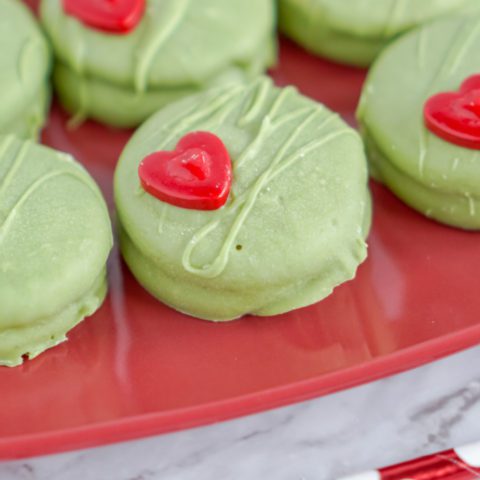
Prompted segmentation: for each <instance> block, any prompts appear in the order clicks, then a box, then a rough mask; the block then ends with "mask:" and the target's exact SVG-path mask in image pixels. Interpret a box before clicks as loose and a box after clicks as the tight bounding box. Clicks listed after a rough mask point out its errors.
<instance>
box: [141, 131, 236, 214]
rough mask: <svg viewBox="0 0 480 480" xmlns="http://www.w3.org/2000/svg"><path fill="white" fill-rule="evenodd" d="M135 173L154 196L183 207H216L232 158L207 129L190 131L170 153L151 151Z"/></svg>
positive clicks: (223, 195) (229, 181) (222, 197)
mask: <svg viewBox="0 0 480 480" xmlns="http://www.w3.org/2000/svg"><path fill="white" fill-rule="evenodd" d="M138 175H139V177H140V182H141V184H142V186H143V188H144V189H145V190H146V191H147V192H148V193H149V194H150V195H153V196H154V197H157V198H158V199H160V200H162V201H164V202H167V203H170V204H171V205H176V206H178V207H182V208H189V209H194V210H216V209H217V208H220V207H222V206H223V205H225V202H226V201H227V199H228V194H229V193H230V188H231V185H232V161H231V160H230V155H229V154H228V151H227V149H226V147H225V145H224V144H223V142H222V140H221V139H220V138H218V137H217V136H216V135H214V134H213V133H210V132H191V133H189V134H187V135H185V136H184V137H183V138H181V139H180V141H179V142H178V144H177V146H176V148H175V151H173V152H153V153H151V154H150V155H148V156H147V157H146V158H144V159H143V160H142V162H141V163H140V165H139V167H138Z"/></svg>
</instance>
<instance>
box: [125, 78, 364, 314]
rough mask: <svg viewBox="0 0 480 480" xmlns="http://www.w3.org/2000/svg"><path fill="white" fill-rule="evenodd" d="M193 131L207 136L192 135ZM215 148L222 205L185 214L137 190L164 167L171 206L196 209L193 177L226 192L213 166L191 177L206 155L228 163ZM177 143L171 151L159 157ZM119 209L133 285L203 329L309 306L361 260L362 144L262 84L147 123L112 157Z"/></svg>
mask: <svg viewBox="0 0 480 480" xmlns="http://www.w3.org/2000/svg"><path fill="white" fill-rule="evenodd" d="M198 131H200V132H202V131H203V132H209V133H192V132H198ZM189 134H190V135H189ZM212 134H213V135H215V136H216V138H217V140H216V141H215V142H214V145H213V146H212V145H210V146H209V147H208V148H207V147H206V146H205V145H206V144H203V143H202V142H203V140H201V139H203V138H204V137H205V135H207V136H209V137H210V136H211V135H212ZM195 139H197V140H195ZM219 141H220V142H221V143H223V145H224V147H225V148H226V151H227V152H228V155H229V158H230V162H231V176H230V178H231V189H230V193H229V195H228V198H227V201H226V204H225V205H224V206H223V207H221V208H217V207H218V206H219V205H216V206H214V209H212V210H206V209H205V210H202V209H198V208H199V207H198V206H197V207H194V208H189V207H187V208H182V207H179V206H175V202H174V201H169V200H167V201H162V200H160V199H159V198H160V197H157V196H155V195H153V194H151V193H147V192H146V191H145V189H144V188H145V185H147V187H149V188H147V190H148V191H149V192H150V191H151V190H154V188H153V187H155V185H154V184H153V185H152V184H151V183H149V181H150V180H152V179H153V180H152V181H153V182H154V181H155V177H156V176H157V177H158V175H160V174H159V172H155V171H153V172H150V173H152V175H151V178H150V179H148V178H145V177H143V176H142V168H144V167H145V165H146V162H150V160H151V158H150V160H147V158H146V157H149V156H150V155H151V154H154V155H157V156H159V157H164V158H166V159H167V163H166V164H165V167H162V168H165V169H166V170H165V172H167V174H168V172H170V175H171V178H169V179H167V183H168V182H170V183H171V182H173V186H172V185H171V187H172V188H173V196H174V197H175V189H176V188H179V189H180V190H181V189H182V188H184V190H183V193H184V194H185V198H184V197H182V196H181V195H180V193H181V192H179V197H178V199H177V200H178V203H177V204H182V203H185V202H187V203H188V202H192V201H194V202H197V203H198V200H201V196H202V195H203V194H204V193H205V192H206V191H205V189H203V186H204V184H203V183H202V182H203V180H202V181H201V182H200V185H198V189H197V190H195V191H196V192H197V193H198V198H197V197H195V195H193V196H194V198H193V199H192V198H191V197H192V192H193V191H194V190H192V188H193V187H192V185H191V184H190V182H191V181H192V179H193V177H192V178H190V177H191V175H190V174H194V175H197V176H198V178H205V182H207V183H208V182H209V181H210V182H213V187H212V188H213V189H215V188H217V187H220V186H222V180H221V179H220V177H222V175H221V172H220V167H219V166H218V165H217V164H216V163H209V162H208V161H207V163H206V165H204V168H203V170H202V169H201V168H200V170H201V171H200V172H199V171H198V168H199V166H200V165H201V162H204V161H205V152H206V151H216V152H217V153H216V155H217V156H218V155H220V157H219V158H224V155H225V152H224V150H222V148H221V147H220V146H219V145H218V142H219ZM195 143H197V144H198V145H197V146H195ZM186 144H188V148H187V145H186ZM176 145H177V147H176V148H177V153H178V154H175V153H168V152H165V151H169V150H173V149H175V146H176ZM202 145H203V146H202ZM197 147H198V148H197ZM185 149H186V150H185ZM159 151H160V152H161V151H164V152H163V153H162V152H161V153H155V152H159ZM181 152H183V153H181ZM185 152H190V153H189V154H188V155H190V158H189V159H188V158H187V157H184V156H183V155H187V153H185ZM219 152H220V153H219ZM222 152H223V153H222ZM188 155H187V156H188ZM222 155H223V157H222ZM169 158H170V159H171V158H175V159H176V160H171V161H173V162H179V161H180V165H184V166H185V165H187V166H185V169H187V168H190V169H191V171H190V173H188V172H187V171H186V170H184V171H183V172H182V171H178V169H177V167H178V165H179V164H178V163H177V164H172V165H170V164H169V163H168V159H169ZM207 158H212V157H208V155H207ZM214 158H216V157H214ZM189 162H192V163H191V165H190V166H188V164H189ZM198 162H200V163H198ZM212 162H213V160H212ZM140 165H142V166H140ZM157 165H162V164H161V163H158V164H157ZM175 165H177V166H175ZM215 165H217V166H215ZM222 165H223V164H222ZM139 166H140V169H139ZM220 166H221V165H220ZM222 168H223V167H222ZM202 171H203V173H205V172H206V173H205V175H203V173H202ZM139 176H140V178H139ZM217 176H219V177H218V178H217ZM222 178H224V179H228V175H225V176H224V177H222ZM182 179H183V180H182ZM183 181H184V182H185V183H184V184H183V187H182V182H183ZM225 181H226V180H225ZM194 183H195V182H194ZM142 187H143V188H142ZM221 192H223V189H221ZM164 193H165V192H164ZM168 193H169V192H167V194H168ZM207 193H211V192H210V191H208V192H207ZM222 195H223V193H222ZM210 200H211V199H209V198H207V199H206V200H205V199H203V200H202V201H205V202H206V203H205V206H204V208H212V204H211V203H210ZM115 201H116V206H117V211H118V218H119V221H120V225H121V228H120V230H121V232H120V237H121V249H122V253H123V256H124V258H125V260H126V262H127V264H128V265H129V267H130V269H131V270H132V272H133V274H134V275H135V276H136V277H137V279H138V280H139V282H140V283H141V284H142V285H143V286H144V287H145V288H146V289H147V290H149V291H150V292H151V293H152V294H153V295H154V296H156V297H157V298H158V299H160V300H161V301H163V302H164V303H166V304H168V305H170V306H172V307H173V308H175V309H177V310H180V311H182V312H185V313H188V314H191V315H193V316H196V317H199V318H203V319H207V320H214V321H223V320H231V319H234V318H238V317H241V316H243V315H245V314H254V315H275V314H279V313H282V312H286V311H289V310H292V309H295V308H299V307H302V306H305V305H309V304H312V303H315V302H317V301H319V300H321V299H323V298H324V297H326V296H327V295H329V294H330V293H331V292H332V290H333V288H334V287H335V286H337V285H339V284H341V283H342V282H345V281H347V280H349V279H351V278H353V277H354V275H355V272H356V269H357V267H358V265H359V264H360V263H361V262H362V261H363V260H364V259H365V257H366V254H367V250H366V244H365V237H366V234H367V232H368V229H369V225H370V197H369V193H368V190H367V168H366V161H365V156H364V152H363V145H362V143H361V140H360V137H359V136H358V134H357V133H356V132H355V131H354V130H353V129H351V128H350V127H348V126H347V125H346V124H345V123H344V122H343V121H342V120H341V119H340V118H339V117H338V116H337V115H336V114H333V113H332V112H330V111H329V110H328V109H327V108H325V107H324V106H322V105H319V104H317V103H316V102H314V101H312V100H310V99H308V98H306V97H303V96H302V95H300V94H299V93H298V92H297V91H296V90H295V89H294V88H292V87H288V88H285V89H279V88H276V87H274V86H273V85H272V83H271V80H270V79H267V78H264V77H261V78H259V79H258V80H256V81H255V82H253V83H250V84H248V85H237V86H235V87H233V88H232V87H228V88H218V89H215V90H211V91H208V92H204V93H202V94H199V95H197V96H194V97H190V98H188V99H184V100H181V101H179V102H177V103H174V104H171V105H169V106H167V107H166V108H164V109H163V110H161V111H160V112H158V113H157V114H156V115H154V116H153V117H152V118H151V119H149V121H148V122H146V123H145V124H144V125H143V126H142V127H141V128H140V129H139V130H138V131H137V132H136V133H135V135H134V136H133V138H132V139H131V141H130V142H129V144H128V145H127V147H126V148H125V150H124V152H123V154H122V156H121V158H120V161H119V164H118V167H117V171H116V173H115ZM190 205H191V203H190ZM196 208H197V209H196Z"/></svg>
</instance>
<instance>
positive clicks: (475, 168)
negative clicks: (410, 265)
mask: <svg viewBox="0 0 480 480" xmlns="http://www.w3.org/2000/svg"><path fill="white" fill-rule="evenodd" d="M479 42H480V16H479V15H478V14H477V15H476V16H468V17H454V18H452V19H449V20H441V21H437V22H435V23H433V24H430V25H428V26H425V27H423V28H421V29H418V30H415V31H413V32H411V33H409V34H407V35H406V36H404V37H402V38H401V39H400V40H398V41H397V42H395V43H394V44H392V45H391V46H390V47H389V48H388V49H387V50H386V51H385V52H384V53H383V54H382V55H381V56H380V58H379V59H378V61H377V62H376V63H375V65H374V67H373V69H372V70H371V72H370V74H369V77H368V80H367V82H366V84H365V87H364V92H363V95H362V99H361V103H360V107H359V110H358V119H359V122H360V124H361V129H362V131H363V134H364V137H365V141H366V144H367V151H368V156H369V160H370V163H371V166H372V172H373V174H374V176H375V177H377V178H378V179H379V180H380V181H382V182H383V183H385V184H386V185H387V186H388V187H389V188H390V189H391V190H392V191H393V192H394V193H395V194H397V195H398V196H399V197H400V198H401V199H402V200H404V201H405V202H406V203H408V204H409V205H411V206H412V207H413V208H415V209H417V210H418V211H419V212H421V213H423V214H425V215H426V216H428V217H431V218H433V219H435V220H438V221H440V222H443V223H446V224H449V225H453V226H458V227H463V228H466V229H480V152H479V151H478V150H471V149H468V148H463V147H460V146H457V145H455V144H453V143H450V142H448V141H446V140H443V139H442V138H440V137H438V136H437V135H435V134H433V133H431V132H430V131H429V130H428V129H427V128H426V126H425V123H424V116H423V108H424V105H425V102H426V101H427V100H428V99H429V98H430V97H431V96H433V95H435V94H437V93H439V92H446V91H456V90H458V89H459V87H460V85H461V83H462V82H463V81H464V80H465V79H466V78H467V77H469V76H471V75H473V74H478V73H479V72H480V50H479V49H478V45H479Z"/></svg>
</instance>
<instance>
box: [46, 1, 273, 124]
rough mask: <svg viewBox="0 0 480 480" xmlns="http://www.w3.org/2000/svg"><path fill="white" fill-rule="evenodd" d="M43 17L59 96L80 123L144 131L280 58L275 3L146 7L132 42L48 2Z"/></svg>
mask: <svg viewBox="0 0 480 480" xmlns="http://www.w3.org/2000/svg"><path fill="white" fill-rule="evenodd" d="M40 11H41V18H42V21H43V24H44V25H45V29H46V31H47V33H48V34H49V36H50V38H51V40H52V43H53V46H54V50H55V53H56V55H57V58H58V60H59V63H60V64H61V65H60V67H59V69H57V73H56V75H55V78H56V87H57V90H58V92H59V94H60V97H61V100H62V102H63V103H64V104H65V105H66V107H67V108H68V109H69V110H71V111H72V113H74V115H75V116H76V118H77V120H78V119H82V118H84V117H87V116H88V117H93V118H96V119H98V120H100V121H103V122H105V123H110V124H114V125H121V126H134V125H138V123H140V122H141V121H143V120H144V119H145V118H146V117H148V116H149V114H150V113H152V111H156V110H158V109H159V108H160V107H163V106H164V105H165V104H167V103H170V102H171V101H173V100H176V99H178V98H179V97H183V96H186V95H189V94H191V93H195V92H198V91H199V90H203V89H206V88H209V87H211V86H212V85H213V84H218V82H219V80H218V78H222V79H224V80H225V81H226V80H227V79H229V80H231V78H232V72H234V73H235V75H233V77H234V79H235V80H238V78H239V77H240V78H245V77H252V76H255V75H257V74H259V73H261V72H263V71H264V70H265V69H266V68H267V67H268V66H270V65H271V64H272V63H273V62H274V59H275V56H276V49H275V35H274V20H275V7H274V2H273V0H229V1H228V2H225V1H224V0H147V7H146V13H145V15H144V17H143V19H142V20H141V21H140V23H139V24H138V26H137V27H136V28H135V29H134V30H133V31H132V32H130V33H129V34H127V35H116V34H107V33H104V32H101V31H99V30H95V29H93V28H90V27H88V26H87V25H85V24H82V23H81V22H80V21H79V20H77V19H76V18H74V17H72V16H69V15H67V14H66V13H65V12H64V10H63V7H62V0H42V2H41V10H40ZM119 99H120V102H119ZM119 103H120V104H119Z"/></svg>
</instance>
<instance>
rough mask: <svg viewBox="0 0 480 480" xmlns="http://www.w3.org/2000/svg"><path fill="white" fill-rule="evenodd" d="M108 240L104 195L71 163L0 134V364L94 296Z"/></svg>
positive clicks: (36, 349)
mask: <svg viewBox="0 0 480 480" xmlns="http://www.w3.org/2000/svg"><path fill="white" fill-rule="evenodd" d="M111 245H112V234H111V225H110V220H109V216H108V212H107V208H106V205H105V202H104V200H103V198H102V195H101V193H100V191H99V190H98V188H97V186H96V184H95V182H94V181H93V180H92V178H91V177H90V176H89V175H88V174H87V172H86V171H85V170H84V169H83V168H82V167H81V166H80V165H79V164H77V163H76V162H75V161H73V159H72V158H71V157H70V156H68V155H66V154H63V153H60V152H56V151H54V150H51V149H49V148H47V147H43V146H39V145H36V144H34V143H32V142H31V141H26V142H22V141H20V140H17V139H16V138H15V137H14V136H13V135H9V136H2V137H0V305H1V308H0V365H6V366H16V365H19V364H21V363H22V357H23V356H27V357H29V358H33V357H35V356H37V355H38V354H40V353H41V352H43V351H44V350H46V349H47V348H50V347H53V346H55V345H57V344H58V343H60V342H63V341H64V340H65V339H66V333H67V332H68V331H69V330H70V329H71V328H73V327H74V326H75V325H76V324H77V323H79V322H80V321H81V320H83V318H85V317H86V316H88V315H91V314H92V313H93V312H94V311H95V310H96V309H97V308H98V307H99V306H100V305H101V304H102V302H103V299H104V297H105V293H106V289H107V284H106V277H105V273H106V261H107V257H108V254H109V251H110V248H111Z"/></svg>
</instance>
